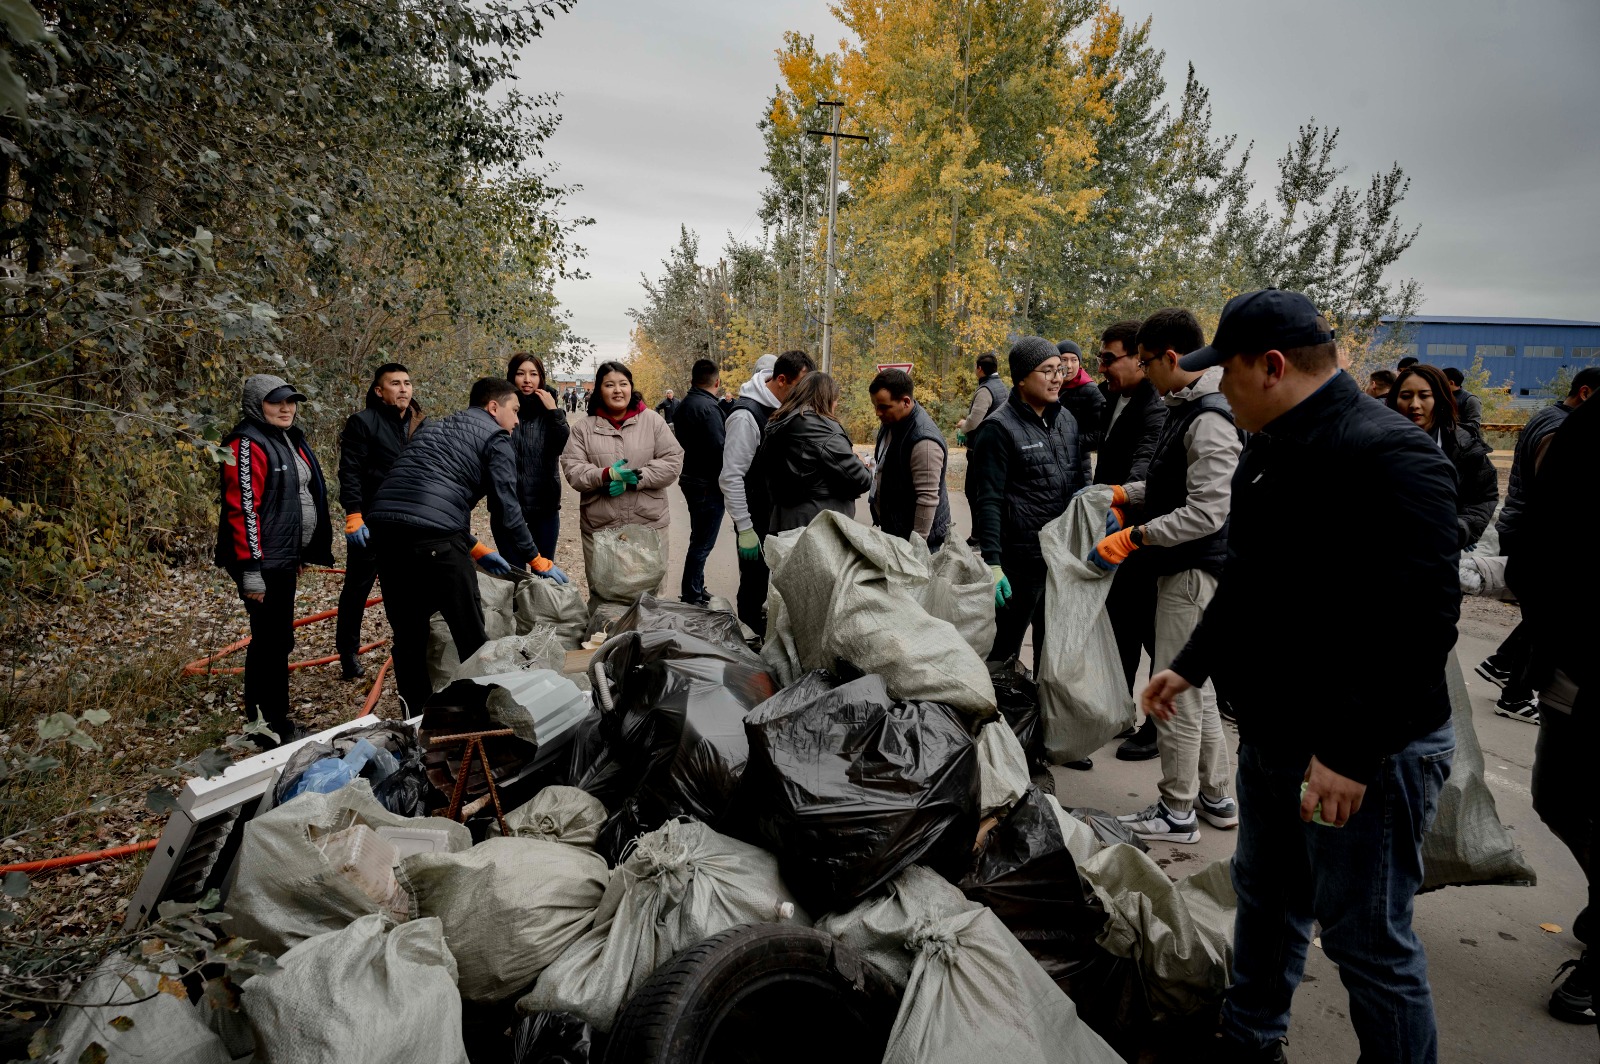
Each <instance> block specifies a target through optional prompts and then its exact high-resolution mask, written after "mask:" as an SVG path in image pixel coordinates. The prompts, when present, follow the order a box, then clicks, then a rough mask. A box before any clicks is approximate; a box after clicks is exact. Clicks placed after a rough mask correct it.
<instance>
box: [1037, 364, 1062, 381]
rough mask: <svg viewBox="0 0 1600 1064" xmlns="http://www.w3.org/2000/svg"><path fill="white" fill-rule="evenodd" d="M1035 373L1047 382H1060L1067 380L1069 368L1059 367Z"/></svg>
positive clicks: (1039, 370)
mask: <svg viewBox="0 0 1600 1064" xmlns="http://www.w3.org/2000/svg"><path fill="white" fill-rule="evenodd" d="M1034 372H1035V373H1037V374H1038V375H1039V376H1041V377H1043V378H1044V379H1045V380H1047V381H1059V380H1063V379H1065V377H1066V375H1067V367H1065V366H1057V367H1056V368H1055V369H1036V370H1034Z"/></svg>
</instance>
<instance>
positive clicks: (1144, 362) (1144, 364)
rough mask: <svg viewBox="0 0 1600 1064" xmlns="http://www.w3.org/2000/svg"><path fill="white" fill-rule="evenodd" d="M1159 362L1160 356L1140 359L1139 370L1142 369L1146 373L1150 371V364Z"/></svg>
mask: <svg viewBox="0 0 1600 1064" xmlns="http://www.w3.org/2000/svg"><path fill="white" fill-rule="evenodd" d="M1160 361H1161V356H1160V355H1151V356H1150V357H1149V358H1141V359H1140V360H1139V368H1140V369H1142V370H1146V371H1148V370H1149V369H1150V363H1152V362H1160Z"/></svg>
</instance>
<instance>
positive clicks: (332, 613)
mask: <svg viewBox="0 0 1600 1064" xmlns="http://www.w3.org/2000/svg"><path fill="white" fill-rule="evenodd" d="M382 601H383V596H382V595H379V596H378V597H377V598H369V599H367V601H366V605H364V606H362V607H361V608H362V609H364V610H370V609H371V608H372V607H374V606H376V605H377V604H378V603H380V602H382ZM337 616H339V611H338V610H336V609H334V610H323V611H322V612H321V613H313V614H310V615H309V616H306V617H298V618H296V619H295V622H294V624H293V626H292V627H295V628H304V627H305V626H306V625H308V624H316V623H317V622H318V621H325V620H327V619H328V618H329V617H337ZM383 643H384V640H382V639H380V640H378V641H377V642H376V643H368V644H367V645H366V646H364V647H362V648H361V649H359V650H357V651H356V653H357V654H365V653H366V652H367V651H369V650H371V649H372V648H373V647H378V646H382V645H383ZM249 645H250V637H249V636H245V637H244V638H243V639H240V640H238V641H237V642H233V643H229V644H228V645H227V646H225V647H223V648H222V649H221V650H219V651H217V652H216V653H215V654H210V655H208V656H206V657H203V658H195V659H194V660H193V661H191V662H189V664H187V665H185V666H184V667H183V675H185V676H198V675H200V674H201V673H204V672H220V673H224V674H227V675H234V674H237V673H241V672H243V671H244V670H243V669H212V668H208V667H207V666H209V665H210V664H211V663H212V662H214V661H221V660H222V659H223V658H225V657H227V656H228V655H229V654H233V653H236V652H238V651H240V650H243V649H244V648H245V647H247V646H249ZM338 660H339V655H337V654H335V655H333V656H332V657H327V658H317V659H316V660H315V661H297V662H290V664H289V668H291V669H303V668H305V667H306V666H307V665H327V664H329V663H330V662H335V661H338Z"/></svg>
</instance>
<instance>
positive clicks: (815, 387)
mask: <svg viewBox="0 0 1600 1064" xmlns="http://www.w3.org/2000/svg"><path fill="white" fill-rule="evenodd" d="M838 405H839V385H838V384H837V383H836V382H835V381H834V379H833V378H832V377H830V376H828V375H827V374H826V373H816V372H813V373H807V374H806V375H805V376H804V377H801V378H800V382H799V383H798V384H796V385H795V386H794V390H793V391H791V392H790V393H789V397H788V398H787V399H785V400H784V401H783V403H782V405H780V406H779V407H778V409H776V410H774V411H773V412H772V417H771V418H769V419H768V421H767V426H766V430H765V431H764V432H763V434H762V439H761V447H760V449H759V450H758V451H756V459H755V467H756V468H757V469H759V470H760V472H761V475H762V476H763V477H765V478H766V482H767V492H768V496H769V498H771V500H772V517H771V520H770V522H769V524H768V528H767V531H768V534H769V535H776V534H777V533H779V532H787V531H789V530H790V529H792V528H804V527H805V526H806V525H808V524H810V523H811V519H812V518H813V517H815V516H817V514H819V513H821V512H822V511H823V510H835V511H837V512H839V513H842V514H844V515H846V516H847V517H854V516H855V515H856V500H857V499H858V498H860V497H861V496H862V495H864V494H866V492H867V489H868V488H870V487H871V486H872V473H871V472H870V471H869V470H868V469H867V467H866V466H865V465H864V464H863V463H862V461H861V459H860V458H858V457H856V452H855V448H853V447H851V446H850V437H849V436H847V435H846V434H845V431H844V426H843V425H841V424H839V419H838V418H837V417H836V416H835V415H834V410H835V408H836V407H837V406H838Z"/></svg>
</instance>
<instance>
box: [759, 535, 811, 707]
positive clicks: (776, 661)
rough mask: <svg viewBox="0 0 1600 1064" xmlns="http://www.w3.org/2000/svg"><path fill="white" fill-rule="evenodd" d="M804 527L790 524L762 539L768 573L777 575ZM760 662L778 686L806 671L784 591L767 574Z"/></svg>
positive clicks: (793, 679)
mask: <svg viewBox="0 0 1600 1064" xmlns="http://www.w3.org/2000/svg"><path fill="white" fill-rule="evenodd" d="M804 531H805V529H804V528H792V529H790V530H789V531H787V532H779V533H778V534H777V535H773V536H768V537H767V538H766V539H765V540H763V541H762V543H761V553H762V555H763V556H764V557H765V559H766V562H767V571H768V572H769V573H770V574H772V575H773V576H776V575H777V573H778V570H779V569H782V568H783V563H784V562H785V561H787V560H788V558H789V552H790V551H792V550H794V545H795V543H796V542H797V541H798V540H799V539H800V534H801V533H802V532H804ZM761 662H762V664H764V665H765V666H766V667H767V672H768V673H770V674H771V675H772V678H773V679H774V680H776V681H777V682H778V686H779V687H788V686H789V685H790V684H792V683H794V682H795V681H796V680H798V679H800V677H802V676H804V675H805V672H806V670H805V666H803V665H801V664H800V652H799V651H798V650H796V649H795V645H794V632H793V630H792V629H791V626H790V621H789V611H788V610H787V609H785V608H784V605H783V595H782V593H781V592H779V591H778V585H777V582H776V581H774V580H772V579H771V578H770V577H769V579H768V580H767V637H766V639H765V640H763V641H762V643H761Z"/></svg>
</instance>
